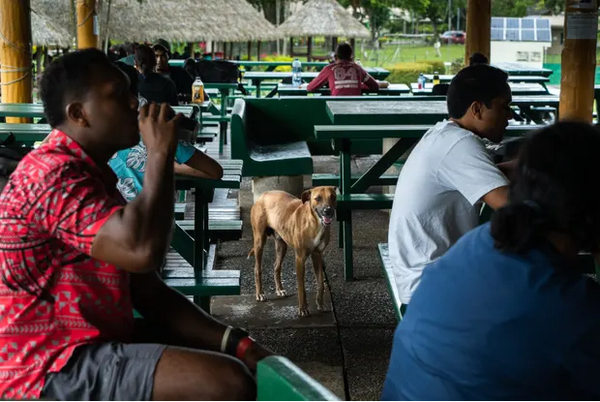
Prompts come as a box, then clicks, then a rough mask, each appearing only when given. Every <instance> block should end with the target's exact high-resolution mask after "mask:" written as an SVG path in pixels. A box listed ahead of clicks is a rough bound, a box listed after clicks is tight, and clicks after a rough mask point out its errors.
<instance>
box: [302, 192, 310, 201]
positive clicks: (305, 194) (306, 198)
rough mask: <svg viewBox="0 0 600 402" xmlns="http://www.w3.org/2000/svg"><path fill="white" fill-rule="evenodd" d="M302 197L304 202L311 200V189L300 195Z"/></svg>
mask: <svg viewBox="0 0 600 402" xmlns="http://www.w3.org/2000/svg"><path fill="white" fill-rule="evenodd" d="M300 199H301V200H302V203H303V204H304V203H305V202H306V201H310V190H306V191H305V192H303V193H302V195H301V196H300Z"/></svg>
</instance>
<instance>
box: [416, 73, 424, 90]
mask: <svg viewBox="0 0 600 402" xmlns="http://www.w3.org/2000/svg"><path fill="white" fill-rule="evenodd" d="M417 83H418V84H419V89H425V76H424V75H423V73H421V74H419V80H418V81H417Z"/></svg>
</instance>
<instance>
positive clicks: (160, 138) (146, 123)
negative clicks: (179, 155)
mask: <svg viewBox="0 0 600 402" xmlns="http://www.w3.org/2000/svg"><path fill="white" fill-rule="evenodd" d="M172 112H173V111H172V109H171V107H170V106H169V105H168V104H167V103H163V104H161V105H160V109H159V106H158V105H157V104H156V103H154V102H152V103H150V104H149V105H144V106H142V108H141V109H140V121H139V126H140V132H141V133H142V139H143V141H144V144H145V145H146V149H147V150H148V154H155V153H157V152H158V153H161V152H168V153H169V154H170V155H172V154H174V153H175V149H176V147H177V125H178V123H179V120H180V119H181V118H182V115H181V114H177V115H176V116H175V117H173V118H172V119H169V114H170V113H172Z"/></svg>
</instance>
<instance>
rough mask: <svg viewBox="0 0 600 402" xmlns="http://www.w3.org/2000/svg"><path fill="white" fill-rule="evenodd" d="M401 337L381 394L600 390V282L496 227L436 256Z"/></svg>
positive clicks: (549, 396)
mask: <svg viewBox="0 0 600 402" xmlns="http://www.w3.org/2000/svg"><path fill="white" fill-rule="evenodd" d="M407 310H408V311H407V314H406V316H405V318H404V320H402V322H401V323H400V324H399V325H398V328H397V330H396V334H395V336H394V344H393V349H392V356H391V359H390V365H389V370H388V374H387V378H386V381H385V385H384V389H383V393H382V396H381V398H382V400H532V399H542V400H556V399H559V400H573V399H581V398H584V399H590V400H597V399H598V398H600V381H598V379H599V378H600V377H599V375H600V286H599V285H598V284H597V283H596V282H594V281H593V280H592V279H589V278H587V277H585V276H582V275H579V274H577V273H575V272H574V271H571V270H569V268H568V267H566V266H565V265H564V263H563V261H562V260H561V259H560V257H559V256H558V255H557V254H555V252H554V251H553V249H552V248H551V247H550V246H548V247H546V248H544V250H542V249H539V250H534V251H531V252H529V253H528V254H526V255H517V254H511V253H502V252H500V251H498V250H497V249H496V248H495V247H494V242H493V239H492V237H491V235H490V226H489V224H485V225H482V226H480V227H479V228H477V229H474V230H472V231H471V232H469V233H467V234H466V235H465V236H464V237H463V238H461V239H460V240H459V241H458V242H457V243H456V245H455V246H454V247H452V248H451V249H450V250H449V251H448V252H447V253H446V254H445V255H444V256H443V257H441V258H440V259H439V260H437V261H436V262H435V263H432V264H431V265H429V266H428V267H427V268H426V269H425V271H424V274H423V277H422V282H421V284H420V286H419V288H418V289H417V291H416V292H415V294H414V296H413V298H412V300H411V303H410V306H409V307H408V309H407Z"/></svg>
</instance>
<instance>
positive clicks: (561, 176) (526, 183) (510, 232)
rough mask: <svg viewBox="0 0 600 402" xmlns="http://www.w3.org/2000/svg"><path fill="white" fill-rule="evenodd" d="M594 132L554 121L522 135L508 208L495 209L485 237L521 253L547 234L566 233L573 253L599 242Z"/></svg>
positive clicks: (599, 174)
mask: <svg viewBox="0 0 600 402" xmlns="http://www.w3.org/2000/svg"><path fill="white" fill-rule="evenodd" d="M599 148H600V131H599V130H598V129H597V128H595V127H594V126H591V125H589V124H586V123H576V122H560V123H557V124H554V125H552V126H548V127H547V128H543V129H541V130H540V131H538V132H536V133H533V134H532V135H530V136H528V137H527V138H526V140H525V142H524V144H523V146H522V147H521V150H520V152H519V157H518V158H519V159H518V166H517V170H516V172H515V174H514V177H513V180H512V181H511V184H510V191H509V202H508V204H507V205H506V206H505V207H503V208H500V209H499V210H498V211H496V212H495V213H494V214H493V216H492V220H491V234H492V237H493V238H494V240H495V245H496V247H497V248H498V249H500V250H503V251H509V252H517V253H520V252H526V251H528V250H530V249H532V248H534V247H536V246H539V245H540V243H541V241H545V240H543V239H544V235H545V234H546V233H548V232H559V233H562V234H566V235H568V236H569V237H570V238H571V239H573V241H574V242H575V244H576V246H577V247H579V250H585V251H595V249H597V246H598V242H599V241H600V204H599V201H598V200H599V199H600V186H599V185H598V184H599V182H600V165H598V163H597V153H598V149H599Z"/></svg>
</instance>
